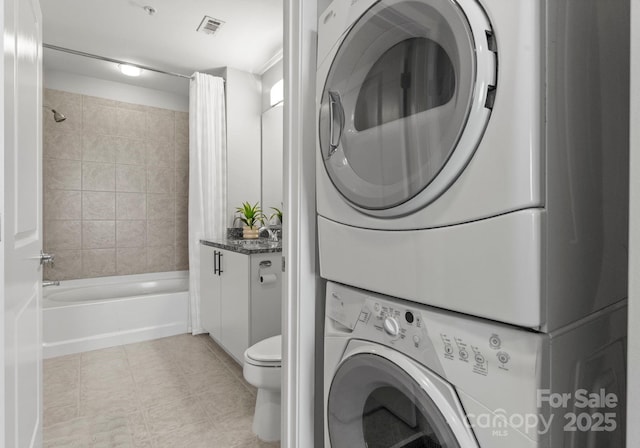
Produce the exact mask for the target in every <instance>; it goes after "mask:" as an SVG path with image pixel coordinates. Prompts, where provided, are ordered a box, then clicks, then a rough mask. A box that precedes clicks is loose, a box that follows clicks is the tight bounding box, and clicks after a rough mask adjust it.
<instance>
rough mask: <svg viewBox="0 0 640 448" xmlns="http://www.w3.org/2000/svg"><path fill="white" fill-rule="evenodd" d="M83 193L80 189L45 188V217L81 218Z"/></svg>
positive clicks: (48, 218)
mask: <svg viewBox="0 0 640 448" xmlns="http://www.w3.org/2000/svg"><path fill="white" fill-rule="evenodd" d="M81 214H82V194H81V193H80V192H79V191H66V190H45V191H44V219H45V220H50V219H80V218H81Z"/></svg>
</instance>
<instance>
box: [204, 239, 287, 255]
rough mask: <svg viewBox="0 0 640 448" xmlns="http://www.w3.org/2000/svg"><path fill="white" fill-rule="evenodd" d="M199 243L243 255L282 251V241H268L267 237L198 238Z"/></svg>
mask: <svg viewBox="0 0 640 448" xmlns="http://www.w3.org/2000/svg"><path fill="white" fill-rule="evenodd" d="M200 244H204V245H205V246H211V247H217V248H219V249H225V250H230V251H233V252H238V253H239V254H244V255H252V254H268V253H277V252H282V241H278V242H277V243H274V242H271V241H269V240H268V239H267V238H258V239H257V240H244V239H231V238H226V239H222V240H214V239H202V240H200Z"/></svg>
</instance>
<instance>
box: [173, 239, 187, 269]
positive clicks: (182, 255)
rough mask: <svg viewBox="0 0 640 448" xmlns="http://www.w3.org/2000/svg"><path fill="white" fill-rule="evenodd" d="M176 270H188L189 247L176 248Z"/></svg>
mask: <svg viewBox="0 0 640 448" xmlns="http://www.w3.org/2000/svg"><path fill="white" fill-rule="evenodd" d="M176 270H178V271H187V270H189V247H187V245H180V246H176Z"/></svg>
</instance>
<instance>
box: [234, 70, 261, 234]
mask: <svg viewBox="0 0 640 448" xmlns="http://www.w3.org/2000/svg"><path fill="white" fill-rule="evenodd" d="M226 89H227V209H228V211H229V221H228V222H229V226H232V225H233V215H234V212H235V209H236V207H239V206H240V204H241V203H242V202H245V201H248V202H250V203H251V204H255V203H256V202H260V183H261V182H260V161H261V159H260V157H261V156H260V146H261V142H260V120H261V116H262V88H261V82H260V77H259V76H256V75H252V74H251V73H247V72H243V71H241V70H236V69H233V68H227V70H226Z"/></svg>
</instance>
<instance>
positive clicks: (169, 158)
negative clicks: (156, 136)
mask: <svg viewBox="0 0 640 448" xmlns="http://www.w3.org/2000/svg"><path fill="white" fill-rule="evenodd" d="M145 146H146V152H147V166H164V167H169V168H172V167H173V166H175V158H176V157H175V147H174V146H175V145H174V143H173V141H172V140H169V141H150V140H148V141H147V142H146V144H145Z"/></svg>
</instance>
